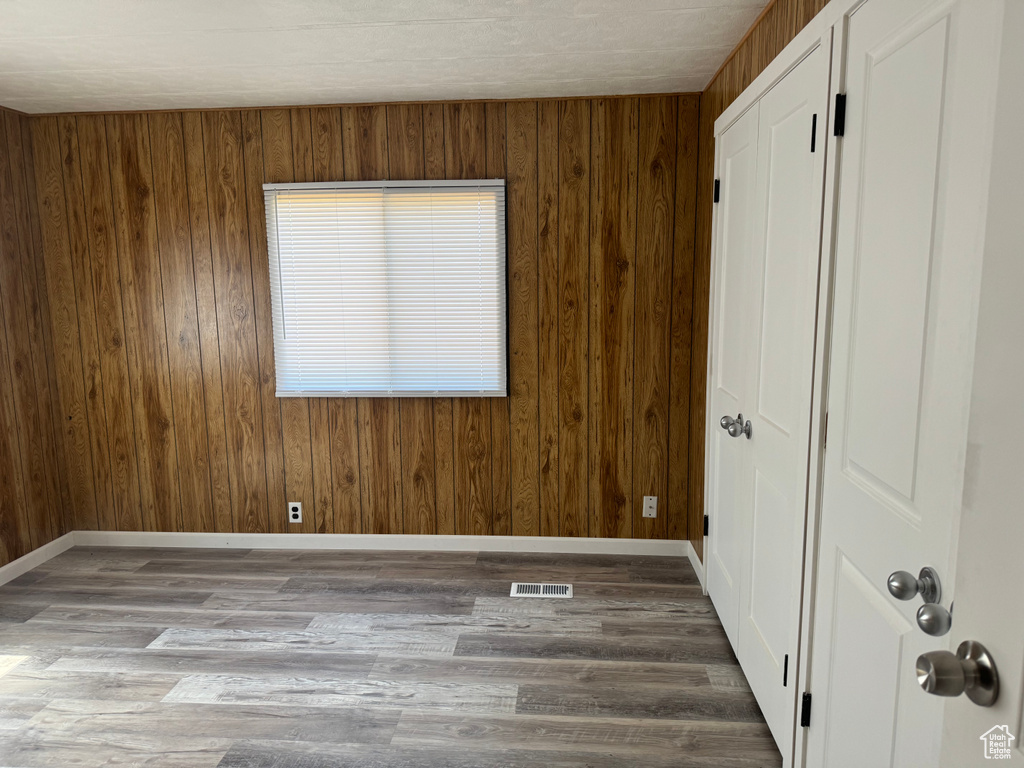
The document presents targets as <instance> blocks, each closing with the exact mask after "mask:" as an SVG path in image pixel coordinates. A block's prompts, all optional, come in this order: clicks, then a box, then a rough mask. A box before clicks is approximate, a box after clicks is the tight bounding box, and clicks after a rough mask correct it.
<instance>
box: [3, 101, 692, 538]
mask: <svg viewBox="0 0 1024 768" xmlns="http://www.w3.org/2000/svg"><path fill="white" fill-rule="evenodd" d="M698 117H699V97H698V96H696V95H682V96H668V97H643V98H611V99H596V100H569V101H539V102H530V101H516V102H508V103H482V102H470V103H444V104H441V103H425V104H396V105H386V106H385V105H377V106H352V107H342V108H334V107H331V108H326V107H325V108H308V109H268V110H243V111H201V112H171V113H167V112H162V113H150V114H109V115H81V116H48V117H38V118H33V119H32V136H33V147H34V162H35V166H36V180H37V186H38V202H39V209H40V214H41V223H42V250H43V254H44V259H43V260H42V262H43V263H44V264H45V276H46V282H47V285H48V287H49V309H48V321H49V322H48V326H49V328H51V329H52V334H53V340H54V367H55V372H56V377H57V382H58V385H59V386H58V393H59V401H60V402H59V407H60V414H61V418H62V421H61V424H62V425H64V427H65V430H64V440H63V445H62V451H63V454H62V459H63V461H62V465H63V466H64V467H65V468H66V472H65V476H64V477H63V480H64V483H65V487H66V493H67V497H68V504H69V509H70V510H71V513H72V520H73V523H74V526H75V527H76V528H82V529H95V528H99V529H103V530H162V531H300V530H301V531H305V532H312V531H318V532H338V533H345V532H364V533H409V534H432V533H441V534H453V533H458V534H512V535H561V536H608V537H652V538H677V539H682V538H685V537H686V536H687V527H686V526H687V511H686V510H687V498H688V495H689V493H690V489H689V482H690V478H689V474H688V470H689V467H690V466H692V465H693V463H694V462H693V457H692V456H691V446H692V445H695V446H697V449H698V450H700V449H702V446H703V436H702V432H701V434H700V439H699V441H698V442H696V443H692V442H691V433H692V428H691V423H692V419H691V414H690V409H691V403H692V401H693V395H692V393H691V382H692V380H693V377H692V376H691V366H690V359H691V353H690V352H691V323H692V320H693V313H692V293H693V281H692V277H693V254H694V236H695V215H696V205H697V200H696V180H697V159H698V157H697V156H698V146H697V138H698ZM481 177H504V178H507V180H508V188H507V197H508V211H509V213H508V257H509V279H510V286H509V297H510V302H509V304H510V306H509V313H510V362H511V371H510V373H511V390H510V397H508V398H505V399H402V400H397V399H280V400H279V399H278V398H276V397H275V395H274V356H273V347H272V339H273V334H272V328H271V316H270V293H269V282H268V271H267V252H266V233H265V219H264V210H263V194H262V189H261V185H262V184H263V183H264V182H290V181H321V180H335V179H345V180H360V179H382V178H384V179H387V178H391V179H403V178H427V179H443V178H481ZM699 377H703V367H700V368H699ZM0 459H2V457H0ZM645 494H656V495H657V496H658V497H659V499H660V507H659V510H660V512H659V516H658V518H657V519H656V520H646V519H644V518H642V517H641V514H640V503H641V498H642V496H644V495H645ZM289 500H301V501H303V502H304V521H303V523H302V524H301V525H289V524H288V523H287V522H286V514H285V508H286V502H287V501H289Z"/></svg>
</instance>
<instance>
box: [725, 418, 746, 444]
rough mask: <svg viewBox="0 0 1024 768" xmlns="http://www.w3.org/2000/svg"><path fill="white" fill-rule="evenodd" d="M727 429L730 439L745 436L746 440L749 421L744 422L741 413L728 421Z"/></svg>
mask: <svg viewBox="0 0 1024 768" xmlns="http://www.w3.org/2000/svg"><path fill="white" fill-rule="evenodd" d="M722 421H723V422H724V421H725V419H722ZM727 429H728V430H729V436H730V437H739V436H740V435H746V436H747V440H749V439H750V433H751V428H750V419H747V420H746V421H744V420H743V414H742V413H739V414H737V415H736V418H735V419H730V422H729V426H728V427H727Z"/></svg>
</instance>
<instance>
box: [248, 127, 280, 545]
mask: <svg viewBox="0 0 1024 768" xmlns="http://www.w3.org/2000/svg"><path fill="white" fill-rule="evenodd" d="M240 118H241V130H242V175H241V176H240V178H239V183H240V184H243V185H244V186H243V188H242V189H241V190H239V195H240V196H241V203H240V207H239V211H238V215H239V216H240V217H242V218H241V219H240V222H241V224H242V225H243V227H244V230H245V231H246V233H247V235H248V242H247V249H246V251H244V252H243V253H244V255H245V257H246V259H245V268H246V269H247V270H249V275H250V279H251V286H250V290H251V293H250V300H251V301H252V311H253V321H254V325H255V330H256V336H255V339H254V341H255V347H254V353H255V361H256V365H257V370H258V372H259V377H258V379H257V394H258V396H259V398H260V414H261V418H262V421H261V422H260V428H261V432H262V439H263V447H264V448H263V450H264V457H263V458H264V462H263V467H262V468H263V470H264V472H265V477H266V489H267V496H266V502H265V503H266V505H267V506H266V513H267V515H268V517H265V518H264V524H265V525H266V526H267V530H268V531H271V532H280V531H283V530H285V529H286V528H287V526H288V518H287V503H288V501H289V499H288V494H287V490H286V486H285V483H286V478H285V455H284V454H285V450H284V427H283V425H282V420H281V405H280V403H279V402H278V398H277V392H276V387H277V376H276V373H275V367H274V341H273V339H274V328H273V320H272V318H271V315H270V272H269V268H268V267H267V264H268V261H269V256H268V255H267V222H266V218H265V216H264V214H263V182H264V178H265V171H264V168H265V164H264V149H263V126H262V120H261V116H260V112H258V111H257V110H253V109H247V110H243V111H242V113H241V115H240ZM282 119H285V120H288V121H289V122H290V118H288V117H287V112H285V113H284V114H283V115H282ZM239 264H240V266H241V262H239ZM257 445H258V443H257Z"/></svg>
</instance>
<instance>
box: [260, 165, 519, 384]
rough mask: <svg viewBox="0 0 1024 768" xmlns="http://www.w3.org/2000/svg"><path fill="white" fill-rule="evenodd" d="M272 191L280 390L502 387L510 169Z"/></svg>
mask: <svg viewBox="0 0 1024 768" xmlns="http://www.w3.org/2000/svg"><path fill="white" fill-rule="evenodd" d="M263 190H264V198H265V200H266V210H267V241H268V246H269V252H270V289H271V304H272V309H273V320H274V359H275V363H276V367H277V395H278V397H335V396H338V397H355V396H359V397H405V396H421V397H423V396H425V397H442V396H443V397H461V396H483V397H488V396H501V397H503V396H505V395H506V365H507V360H506V311H505V305H506V294H505V182H504V181H501V180H486V181H458V182H444V181H442V182H418V181H400V182H366V183H363V182H359V183H329V184H267V185H264V187H263Z"/></svg>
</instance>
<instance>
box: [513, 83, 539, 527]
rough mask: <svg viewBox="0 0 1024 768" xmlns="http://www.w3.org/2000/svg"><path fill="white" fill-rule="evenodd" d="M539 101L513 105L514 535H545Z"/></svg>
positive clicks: (514, 103)
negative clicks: (541, 478) (542, 529)
mask: <svg viewBox="0 0 1024 768" xmlns="http://www.w3.org/2000/svg"><path fill="white" fill-rule="evenodd" d="M537 171H538V166H537V103H536V102H513V103H511V104H509V106H508V189H507V194H508V220H509V222H508V223H509V226H508V248H509V281H510V283H511V289H510V291H509V303H510V305H511V306H510V307H509V325H510V331H511V333H510V338H509V346H510V349H509V352H510V354H509V361H510V364H511V377H510V381H511V391H510V393H509V395H510V398H509V399H510V403H509V404H510V406H511V411H512V442H513V444H514V445H515V450H514V451H513V452H512V533H513V535H516V536H538V535H540V483H539V477H538V458H539V456H540V438H539V424H538V422H539V418H540V413H539V407H538V385H539V381H538V375H539V374H538V371H539V368H538V366H539V363H538V346H539V343H540V340H539V327H538V324H539V316H538V305H537V302H538V294H537V291H538V282H539V281H538V274H537V272H538V252H537Z"/></svg>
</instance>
